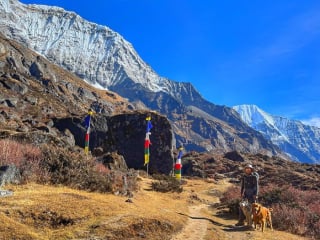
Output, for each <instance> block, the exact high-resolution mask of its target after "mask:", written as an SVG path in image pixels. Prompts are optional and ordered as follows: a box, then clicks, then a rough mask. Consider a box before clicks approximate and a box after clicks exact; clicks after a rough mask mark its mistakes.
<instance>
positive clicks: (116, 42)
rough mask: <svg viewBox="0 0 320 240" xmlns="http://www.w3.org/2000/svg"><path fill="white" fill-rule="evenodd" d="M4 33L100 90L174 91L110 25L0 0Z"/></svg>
mask: <svg viewBox="0 0 320 240" xmlns="http://www.w3.org/2000/svg"><path fill="white" fill-rule="evenodd" d="M0 6H1V8H2V11H1V19H0V26H1V31H2V32H3V33H5V35H6V36H7V37H9V38H12V39H15V40H18V41H19V42H23V43H24V44H26V45H27V46H28V47H29V48H31V49H33V50H35V51H36V52H38V53H40V54H42V55H44V56H46V57H47V58H48V59H49V60H52V61H53V62H55V63H57V64H58V65H61V66H62V67H64V68H66V69H68V70H70V71H72V72H74V73H75V74H76V75H78V76H80V77H81V78H82V79H84V80H86V81H87V82H89V83H91V84H95V85H96V86H97V87H100V88H108V87H110V86H112V85H116V84H117V83H120V82H122V81H126V79H128V78H129V79H134V81H135V82H136V83H140V84H142V85H143V86H144V87H145V88H147V89H149V90H150V91H153V92H158V91H166V92H169V91H170V90H171V87H172V82H170V81H169V80H168V79H165V78H162V77H160V76H158V75H157V74H156V73H155V72H154V71H153V70H152V69H151V67H150V66H148V65H147V64H146V63H145V62H144V61H142V59H141V58H140V57H139V55H138V54H137V53H136V51H135V50H134V48H133V47H132V45H131V44H130V43H129V42H127V41H126V40H125V39H124V38H123V37H121V36H120V35H119V34H118V33H116V32H114V31H112V30H111V29H110V28H108V27H106V26H101V25H97V24H95V23H91V22H88V21H86V20H85V19H83V18H81V17H80V16H78V15H77V14H76V13H74V12H68V11H65V10H64V9H62V8H59V7H49V6H44V5H25V4H22V3H20V2H18V1H16V0H1V1H0Z"/></svg>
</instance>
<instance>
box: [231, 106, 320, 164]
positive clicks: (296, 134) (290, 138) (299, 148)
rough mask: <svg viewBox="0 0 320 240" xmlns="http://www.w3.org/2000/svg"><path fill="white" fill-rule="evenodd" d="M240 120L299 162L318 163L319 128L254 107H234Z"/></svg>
mask: <svg viewBox="0 0 320 240" xmlns="http://www.w3.org/2000/svg"><path fill="white" fill-rule="evenodd" d="M233 109H235V110H236V111H237V112H238V113H239V114H240V116H241V118H242V119H243V120H244V121H245V122H246V123H247V124H248V125H249V126H251V127H252V128H254V129H256V130H257V131H259V132H261V133H262V134H263V135H264V136H265V137H266V138H268V139H270V140H271V141H272V142H273V143H274V144H276V145H277V146H279V147H280V149H281V150H282V151H284V152H286V153H287V154H289V155H290V156H291V157H292V158H293V159H295V160H297V161H300V162H309V163H319V162H320V128H317V127H313V126H309V125H305V124H303V123H302V122H300V121H297V120H291V119H288V118H284V117H279V116H273V115H271V114H269V113H266V112H264V111H263V110H261V109H260V108H258V107H257V106H255V105H239V106H234V107H233Z"/></svg>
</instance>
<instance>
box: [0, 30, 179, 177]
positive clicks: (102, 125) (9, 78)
mask: <svg viewBox="0 0 320 240" xmlns="http://www.w3.org/2000/svg"><path fill="white" fill-rule="evenodd" d="M97 105H99V107H100V108H101V113H97V114H95V115H94V116H93V119H92V122H91V123H92V124H91V134H90V135H91V138H90V150H91V151H92V153H93V154H94V155H95V156H97V157H100V158H101V159H102V160H104V159H106V158H110V156H111V155H112V153H115V154H114V155H112V156H115V158H114V159H113V160H112V161H116V159H119V158H121V157H123V158H124V160H125V162H126V164H125V166H128V167H129V168H139V169H140V168H143V164H144V160H143V159H144V156H143V155H144V146H143V143H144V137H145V124H146V121H145V118H146V116H147V115H151V117H152V122H153V124H154V125H157V126H158V127H157V128H155V129H153V130H152V133H154V135H153V136H152V137H151V140H152V147H151V148H150V152H151V155H152V157H153V158H156V159H157V160H158V161H150V166H149V170H150V172H160V173H166V174H168V173H169V172H170V171H171V167H172V162H173V149H174V146H175V142H174V138H173V132H172V127H171V125H170V122H169V121H168V119H167V118H166V117H164V116H161V115H159V114H157V113H155V112H150V111H137V110H135V108H134V106H133V105H132V104H130V103H129V102H128V101H127V100H125V99H123V98H122V97H120V96H119V95H117V94H116V93H114V92H111V91H106V90H97V89H96V88H94V87H92V86H90V85H89V84H87V83H85V82H84V81H83V80H82V79H80V78H78V77H77V76H75V75H73V74H71V73H69V72H68V71H66V70H64V69H62V68H61V67H59V66H56V65H54V64H52V63H50V62H49V61H48V60H47V59H45V58H44V57H42V56H40V55H38V54H36V53H35V52H33V51H31V50H29V49H28V48H26V47H24V46H22V45H21V44H19V43H17V42H14V41H13V40H9V39H7V38H5V37H4V36H2V35H1V34H0V139H14V140H18V141H25V142H27V143H32V144H35V145H37V146H39V145H41V144H48V145H50V146H51V147H60V148H64V149H68V148H70V149H72V150H74V151H80V150H79V147H81V148H83V147H84V136H85V131H86V129H85V128H84V117H85V116H86V114H87V112H88V109H89V108H93V109H94V108H95V107H96V106H97ZM95 149H97V151H96V150H95ZM139 149H140V150H139ZM104 154H107V155H106V156H105V155H104ZM0 160H1V159H0ZM1 161H2V160H1ZM160 163H161V164H160Z"/></svg>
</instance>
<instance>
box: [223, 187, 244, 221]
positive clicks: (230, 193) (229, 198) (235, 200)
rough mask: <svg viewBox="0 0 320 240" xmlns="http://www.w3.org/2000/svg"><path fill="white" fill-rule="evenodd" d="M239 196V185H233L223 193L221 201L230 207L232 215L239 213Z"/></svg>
mask: <svg viewBox="0 0 320 240" xmlns="http://www.w3.org/2000/svg"><path fill="white" fill-rule="evenodd" d="M239 196H240V188H239V187H238V186H231V187H229V188H228V189H227V191H226V192H224V193H223V194H222V197H221V198H220V202H221V203H223V204H225V205H226V207H227V208H229V213H231V214H232V215H236V216H238V215H239V202H240V198H239Z"/></svg>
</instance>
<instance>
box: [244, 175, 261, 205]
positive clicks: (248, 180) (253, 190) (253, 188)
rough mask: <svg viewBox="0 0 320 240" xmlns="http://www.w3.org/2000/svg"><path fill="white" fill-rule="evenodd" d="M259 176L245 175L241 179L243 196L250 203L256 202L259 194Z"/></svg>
mask: <svg viewBox="0 0 320 240" xmlns="http://www.w3.org/2000/svg"><path fill="white" fill-rule="evenodd" d="M258 181H259V180H258V175H257V174H256V173H254V172H253V173H251V174H250V175H247V174H244V175H243V177H242V179H241V196H244V197H245V198H247V199H248V200H249V201H254V199H253V197H254V196H256V197H257V196H258V194H259V184H258Z"/></svg>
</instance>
